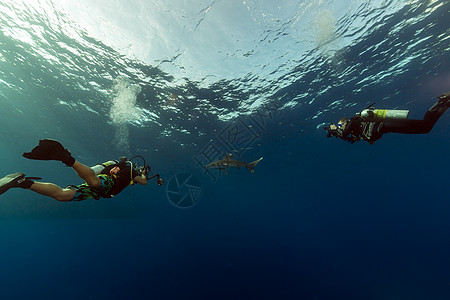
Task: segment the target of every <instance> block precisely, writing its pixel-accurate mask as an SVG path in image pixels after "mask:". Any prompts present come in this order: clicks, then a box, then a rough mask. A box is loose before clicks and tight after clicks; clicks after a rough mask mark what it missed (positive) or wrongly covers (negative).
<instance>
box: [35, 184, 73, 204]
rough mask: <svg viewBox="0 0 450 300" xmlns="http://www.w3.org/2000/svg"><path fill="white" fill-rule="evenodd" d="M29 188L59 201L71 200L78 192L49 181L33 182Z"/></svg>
mask: <svg viewBox="0 0 450 300" xmlns="http://www.w3.org/2000/svg"><path fill="white" fill-rule="evenodd" d="M29 189H30V190H32V191H33V192H36V193H38V194H41V195H44V196H48V197H52V198H53V199H55V200H58V201H71V200H72V198H73V196H75V193H76V191H75V190H73V189H63V188H61V187H59V186H57V185H56V184H53V183H47V182H33V184H32V185H31V186H30V187H29Z"/></svg>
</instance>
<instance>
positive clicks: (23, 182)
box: [0, 172, 42, 195]
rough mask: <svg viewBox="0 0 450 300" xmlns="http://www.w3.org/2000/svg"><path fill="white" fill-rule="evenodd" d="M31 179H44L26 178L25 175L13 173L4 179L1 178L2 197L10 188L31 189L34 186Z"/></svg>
mask: <svg viewBox="0 0 450 300" xmlns="http://www.w3.org/2000/svg"><path fill="white" fill-rule="evenodd" d="M31 179H37V180H39V179H42V178H40V177H25V174H23V173H20V172H18V173H13V174H9V175H7V176H5V177H3V178H0V195H1V194H3V193H4V192H6V191H7V190H9V189H10V188H14V187H20V188H24V189H27V188H30V186H31V185H32V184H33V181H31Z"/></svg>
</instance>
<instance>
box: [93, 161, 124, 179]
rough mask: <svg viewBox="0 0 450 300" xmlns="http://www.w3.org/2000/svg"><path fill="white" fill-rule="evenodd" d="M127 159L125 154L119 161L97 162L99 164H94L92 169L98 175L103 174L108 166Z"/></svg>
mask: <svg viewBox="0 0 450 300" xmlns="http://www.w3.org/2000/svg"><path fill="white" fill-rule="evenodd" d="M126 160H127V158H126V157H124V156H123V157H121V158H120V161H117V160H108V161H106V162H104V163H102V164H97V165H95V166H92V167H91V169H92V171H94V173H95V175H96V176H97V175H99V174H101V173H102V171H103V170H104V169H105V168H106V167H107V166H110V165H114V164H118V163H119V162H123V161H126Z"/></svg>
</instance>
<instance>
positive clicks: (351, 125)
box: [342, 117, 361, 141]
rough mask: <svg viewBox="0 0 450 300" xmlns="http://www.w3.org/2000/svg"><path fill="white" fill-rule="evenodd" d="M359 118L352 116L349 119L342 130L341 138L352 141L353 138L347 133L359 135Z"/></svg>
mask: <svg viewBox="0 0 450 300" xmlns="http://www.w3.org/2000/svg"><path fill="white" fill-rule="evenodd" d="M360 131H361V118H360V117H353V118H351V119H350V120H349V122H348V124H347V126H345V128H344V130H343V132H342V139H343V140H346V141H352V140H353V138H351V137H349V135H351V134H352V135H355V136H359V135H360V134H361V133H360Z"/></svg>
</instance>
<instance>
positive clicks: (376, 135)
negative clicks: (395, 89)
mask: <svg viewBox="0 0 450 300" xmlns="http://www.w3.org/2000/svg"><path fill="white" fill-rule="evenodd" d="M374 104H375V103H373V104H371V105H370V106H369V107H367V108H366V109H364V110H363V111H362V112H360V113H358V114H356V115H355V116H354V117H352V118H351V119H350V120H348V119H347V118H343V119H341V120H340V121H339V122H338V123H337V124H333V123H331V124H330V126H329V127H325V130H326V131H327V132H328V135H327V137H332V136H334V137H336V138H341V139H343V140H344V141H348V142H350V143H352V144H353V143H354V142H359V141H361V140H364V141H367V142H369V143H370V144H374V143H375V141H376V140H379V139H380V138H381V137H382V136H383V134H385V133H390V132H392V133H406V134H420V133H428V132H430V130H431V129H432V128H433V126H434V124H435V123H436V122H437V120H438V119H439V118H440V117H441V116H442V114H443V113H444V112H445V111H446V110H447V108H448V107H449V106H450V92H447V93H444V94H442V95H440V96H439V97H438V101H437V102H436V103H434V104H433V106H431V107H430V108H429V109H428V111H427V112H426V113H425V116H424V118H423V120H410V119H408V114H409V110H386V109H375V108H373V107H372V106H373V105H374Z"/></svg>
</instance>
